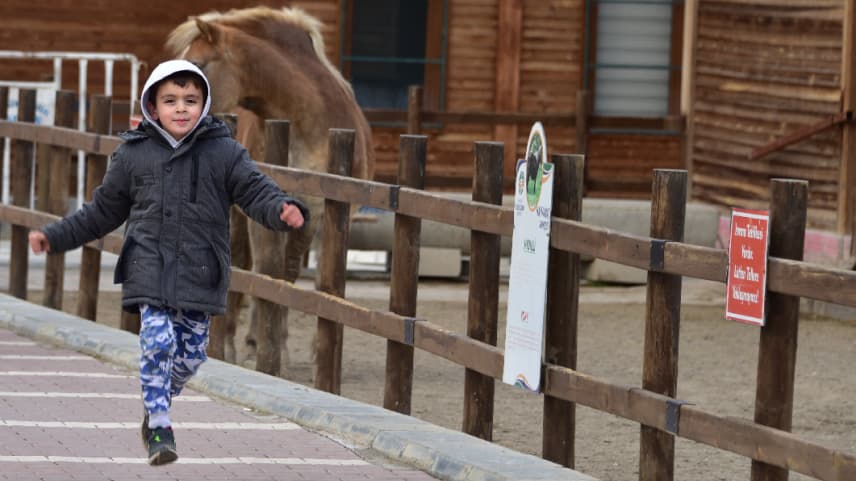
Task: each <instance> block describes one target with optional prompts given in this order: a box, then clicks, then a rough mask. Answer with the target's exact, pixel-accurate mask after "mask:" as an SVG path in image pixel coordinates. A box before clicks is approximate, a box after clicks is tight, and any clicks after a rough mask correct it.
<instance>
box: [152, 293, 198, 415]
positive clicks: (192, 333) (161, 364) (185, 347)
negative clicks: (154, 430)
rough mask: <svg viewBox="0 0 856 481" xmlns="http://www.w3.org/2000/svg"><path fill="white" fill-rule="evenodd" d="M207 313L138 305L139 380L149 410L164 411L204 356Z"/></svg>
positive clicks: (153, 411) (194, 372)
mask: <svg viewBox="0 0 856 481" xmlns="http://www.w3.org/2000/svg"><path fill="white" fill-rule="evenodd" d="M208 326H209V316H208V314H206V313H204V312H199V311H182V310H175V309H172V308H169V307H165V308H159V307H153V306H150V305H147V304H144V305H141V306H140V349H141V350H142V354H141V356H140V383H141V384H142V389H143V404H144V406H145V408H146V411H147V412H149V413H155V412H166V411H168V410H169V406H170V405H171V404H172V397H173V396H177V395H178V394H179V393H180V392H181V389H182V388H183V387H184V385H185V384H187V381H189V380H190V378H192V377H193V375H194V374H196V371H197V370H198V369H199V366H201V365H202V363H203V362H205V360H206V359H208V356H206V355H205V348H206V347H207V345H208Z"/></svg>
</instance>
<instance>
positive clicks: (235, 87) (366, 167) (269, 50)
mask: <svg viewBox="0 0 856 481" xmlns="http://www.w3.org/2000/svg"><path fill="white" fill-rule="evenodd" d="M320 27H321V23H320V22H319V21H318V20H317V19H315V18H314V17H311V16H309V15H308V14H306V13H305V12H303V11H301V10H299V9H289V8H283V9H281V10H274V9H270V8H267V7H256V8H248V9H242V10H230V11H228V12H226V13H219V12H209V13H206V14H204V15H201V16H198V17H192V18H190V19H189V20H188V21H186V22H184V23H183V24H181V25H179V26H178V27H176V28H175V30H173V31H172V33H171V34H170V35H169V38H168V40H167V49H168V50H170V51H171V52H172V54H173V55H175V56H178V57H180V58H185V59H187V60H190V61H192V62H194V63H196V64H197V65H199V66H200V67H201V68H202V69H203V71H204V72H205V74H206V75H207V76H208V78H209V80H210V82H211V99H212V111H215V112H234V113H237V114H238V140H240V141H241V142H242V143H243V144H244V145H245V146H246V147H247V149H248V150H249V151H250V154H251V156H252V157H253V158H254V159H262V158H264V157H263V152H264V145H263V140H264V119H287V120H289V121H290V139H289V165H290V166H293V167H298V168H302V169H308V170H318V171H326V170H327V162H328V152H327V151H328V130H329V129H331V128H343V129H353V130H354V131H355V132H356V138H355V144H356V145H355V155H354V165H353V168H352V172H353V175H354V176H356V177H360V178H364V179H371V178H372V175H373V174H374V151H373V150H372V145H371V130H370V128H369V125H368V122H367V121H366V119H365V117H364V116H363V114H362V111H361V110H360V108H359V106H358V105H357V102H356V100H355V98H354V93H353V91H352V90H351V87H350V85H349V84H348V82H347V81H346V80H345V79H344V78H343V77H342V76H341V74H339V72H338V71H337V70H336V69H335V68H334V67H333V66H332V65H331V64H330V62H329V61H328V60H327V57H326V55H325V52H324V42H323V40H322V37H321V32H320ZM302 199H303V200H304V201H305V202H306V203H307V205H308V206H309V208H310V211H311V213H312V221H311V222H310V224H309V227H308V229H307V228H304V229H301V230H299V231H296V232H291V233H289V234H288V240H287V243H286V245H285V249H284V250H283V248H282V241H281V240H280V239H281V238H280V237H278V236H277V235H275V234H273V233H270V232H268V231H265V230H264V229H263V228H260V227H258V226H255V225H254V224H253V223H250V227H249V229H248V227H247V221H246V218H245V217H243V216H242V215H233V216H232V253H233V265H235V266H237V267H242V268H249V267H250V264H251V265H252V268H253V270H254V271H256V272H260V273H264V274H268V275H271V276H273V277H277V278H283V279H285V280H287V281H291V282H294V281H295V280H296V279H297V277H298V275H299V273H300V269H301V265H302V260H303V257H304V254H305V253H306V252H307V251H308V250H309V248H310V244H311V243H312V241H313V238H314V237H315V234H316V232H317V231H318V227H319V226H320V225H322V223H323V219H322V215H323V199H313V198H302ZM248 233H249V234H248ZM283 255H284V256H285V258H284V259H282V256H283ZM250 259H251V260H250ZM275 265H285V270H284V272H275V271H272V270H271V268H270V266H275ZM241 301H242V299H241V295H240V294H236V293H232V294H230V298H229V307H228V310H227V313H226V315H225V326H223V327H225V331H226V344H225V352H224V357H225V359H226V360H229V361H232V362H235V347H234V334H235V325H236V322H237V319H238V318H239V313H240V306H241ZM259 302H262V301H258V302H256V303H255V304H258V303H259ZM256 310H257V309H256V308H255V307H254V310H253V311H254V312H253V313H252V314H251V327H250V329H249V334H248V339H247V344H248V348H249V350H250V352H252V351H253V350H254V349H255V344H256V343H255V341H254V335H255V332H256V328H255V327H253V325H254V324H255V323H256V321H257V319H256ZM287 312H288V311H287V309H283V310H282V311H281V319H267V320H265V322H272V323H273V324H274V325H276V326H279V325H281V328H282V334H281V340H280V345H281V350H277V352H275V353H274V352H261V351H260V352H259V353H258V364H257V369H259V370H263V371H265V372H269V373H273V374H278V373H279V371H280V369H281V368H280V364H283V365H284V364H285V363H286V362H287V350H286V348H285V341H286V338H287V337H288V331H287V328H286V325H287V324H286V318H287ZM218 327H219V326H218ZM215 328H216V327H215ZM267 332H268V333H272V334H268V335H272V336H273V337H275V336H276V335H277V331H276V329H273V330H271V329H270V328H268V331H267ZM263 335H264V334H263ZM264 344H265V343H260V346H259V347H260V349H261V348H262V347H263V345H264ZM280 352H281V353H282V357H280V355H281V354H280ZM263 362H264V363H265V364H266V365H265V366H261V364H262V363H263Z"/></svg>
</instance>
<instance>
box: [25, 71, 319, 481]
mask: <svg viewBox="0 0 856 481" xmlns="http://www.w3.org/2000/svg"><path fill="white" fill-rule="evenodd" d="M210 91H211V89H210V86H209V84H208V79H206V78H205V75H204V74H203V73H202V71H201V70H200V69H199V68H197V67H196V66H195V65H193V64H192V63H190V62H187V61H185V60H170V61H168V62H164V63H162V64H160V65H158V66H157V68H155V69H154V71H152V74H151V76H149V79H148V80H147V81H146V84H145V86H144V87H143V93H142V96H141V98H140V102H141V105H143V106H144V107H145V108H144V109H143V115H144V117H145V120H144V121H143V122H141V123H140V125H139V127H138V128H137V129H136V130H133V131H128V132H124V133H122V134H121V138H122V139H123V140H124V141H125V142H124V143H123V144H122V145H121V146H119V147H118V148H117V149H116V151H115V152H114V153H113V156H112V159H111V162H110V166H109V168H108V170H107V174H106V175H105V176H104V180H103V182H102V184H101V185H100V186H99V187H98V188H97V189H96V190H95V193H94V197H93V200H92V202H89V203H86V204H84V205H83V207H81V208H80V209H79V210H78V211H77V212H75V213H73V214H71V215H70V216H68V217H66V218H64V219H62V220H60V221H58V222H55V223H52V224H50V225H48V226H46V227H44V228H43V229H42V230H34V231H31V232H30V236H29V241H30V246H31V247H32V249H33V252H35V253H37V254H38V253H41V252H64V251H67V250H70V249H75V248H77V247H80V246H81V245H83V244H85V243H87V242H90V241H92V240H95V239H98V238H100V237H103V236H105V235H106V234H108V233H110V232H112V231H113V230H115V229H117V228H118V227H119V226H121V225H122V223H124V222H126V221H127V226H126V228H125V241H124V244H123V246H122V252H121V254H120V255H119V259H118V261H117V264H116V273H115V277H114V282H115V283H117V284H118V283H121V284H122V307H123V308H124V309H125V310H128V311H131V312H134V311H136V310H139V312H140V315H141V328H140V348H141V350H142V355H141V356H140V382H141V385H142V395H143V405H144V407H145V414H144V419H143V426H142V436H143V443H144V444H145V445H146V446H147V448H148V452H149V464H151V465H161V464H166V463H170V462H173V461H175V460H176V459H178V454H177V453H176V448H175V438H174V435H173V432H172V428H171V423H170V419H169V409H170V405H171V402H172V398H173V396H177V395H178V394H179V393H180V392H181V389H182V388H183V387H184V385H185V384H186V383H187V381H189V380H190V378H191V377H193V375H194V374H195V373H196V371H197V370H198V369H199V366H200V365H201V364H202V363H203V362H205V360H206V359H207V357H206V355H205V348H206V346H207V344H208V327H209V319H210V316H211V315H214V314H220V313H223V312H224V311H225V308H226V294H227V291H228V287H229V266H230V264H231V261H230V252H229V208H230V206H231V204H233V203H235V204H238V205H239V206H240V207H241V209H242V210H243V211H244V212H245V213H246V214H247V215H248V216H249V217H251V218H252V219H253V220H255V221H256V222H259V223H260V224H262V225H264V226H265V227H267V228H269V229H275V230H289V229H299V228H301V227H302V226H303V225H304V223H305V222H308V220H309V212H308V211H307V210H306V207H305V206H304V205H303V204H302V203H300V202H299V201H297V200H296V199H293V198H291V197H289V196H288V195H286V194H284V193H283V192H282V191H281V190H280V189H279V187H277V185H276V184H275V183H274V182H273V180H272V179H270V178H269V177H267V176H266V175H264V174H262V173H261V172H260V171H259V170H258V169H257V168H256V166H255V165H254V164H253V161H252V160H251V159H250V158H249V156H248V154H247V151H246V150H245V149H244V148H243V147H242V146H241V145H240V144H239V143H238V142H236V141H235V140H233V139H232V137H231V136H230V133H229V129H228V128H227V127H226V125H225V124H224V123H223V122H222V121H220V120H218V119H216V118H213V117H210V116H209V115H208V111H209V109H210V106H211V98H210V95H209V92H210Z"/></svg>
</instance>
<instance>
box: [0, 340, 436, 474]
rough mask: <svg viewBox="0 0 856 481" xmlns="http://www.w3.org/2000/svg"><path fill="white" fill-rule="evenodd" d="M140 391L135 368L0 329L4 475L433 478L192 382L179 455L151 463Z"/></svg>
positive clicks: (182, 403)
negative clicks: (166, 463) (145, 446)
mask: <svg viewBox="0 0 856 481" xmlns="http://www.w3.org/2000/svg"><path fill="white" fill-rule="evenodd" d="M139 392H140V386H139V381H138V379H137V373H135V372H130V371H128V370H125V369H122V368H119V367H116V366H114V365H112V364H108V363H105V362H102V361H99V360H98V359H95V358H92V357H89V356H86V355H82V354H80V353H77V352H74V351H70V350H65V349H59V348H55V347H53V346H50V345H46V344H40V343H37V342H34V341H32V340H30V339H27V338H25V337H21V336H18V335H16V334H14V333H12V332H10V331H8V330H4V329H0V479H3V480H15V481H29V480H44V481H69V480H87V481H90V480H116V481H119V480H131V479H133V480H140V479H151V480H155V479H157V480H166V479H175V480H183V481H187V480H194V481H195V480H200V481H202V480H230V481H231V480H315V481H323V480H348V481H350V480H378V481H393V480H413V481H417V480H419V481H423V480H432V479H435V478H432V477H431V476H429V475H427V474H425V473H423V472H421V471H416V470H413V469H411V468H406V467H401V466H397V465H394V464H392V463H391V462H387V461H385V460H378V459H377V458H376V457H374V458H372V459H368V460H367V459H363V458H361V457H360V456H358V455H357V454H356V453H355V452H354V451H352V450H350V449H348V448H347V447H346V446H343V445H342V444H339V443H337V442H335V441H333V440H331V439H329V438H327V437H325V436H322V435H320V434H317V433H314V432H311V431H307V430H305V429H303V428H302V427H300V426H298V425H297V424H294V423H291V422H289V421H288V420H285V419H283V418H279V417H276V416H271V415H265V414H262V413H258V412H253V411H251V410H249V409H246V408H243V407H241V406H238V405H234V404H230V403H228V402H225V401H222V400H217V399H212V398H209V397H207V396H204V395H200V394H199V393H198V392H193V391H192V390H189V389H188V390H186V391H185V393H183V395H182V396H180V397H178V398H176V400H175V404H174V409H173V413H172V416H171V418H172V421H173V422H174V423H175V426H174V428H175V432H176V442H177V446H178V452H179V455H180V459H179V461H178V462H177V463H175V464H172V465H169V466H164V467H157V468H155V467H151V466H149V465H148V464H146V459H145V454H146V453H145V451H144V449H143V447H142V442H141V440H140V434H139V430H140V419H141V413H142V403H141V401H140V398H139Z"/></svg>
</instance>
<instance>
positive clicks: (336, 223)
mask: <svg viewBox="0 0 856 481" xmlns="http://www.w3.org/2000/svg"><path fill="white" fill-rule="evenodd" d="M329 150H330V163H329V166H328V169H327V170H328V172H329V173H331V174H337V175H344V176H349V177H350V175H351V168H352V165H353V161H354V131H353V130H344V129H330V148H329ZM349 213H350V205H349V204H348V203H346V202H339V201H335V200H330V199H325V200H324V226H323V229H324V231H323V234H322V241H321V252H322V253H323V255H322V256H321V257H320V258H319V259H318V290H319V291H321V292H326V293H328V294H333V295H335V296H339V297H344V296H345V275H346V274H347V272H346V270H347V260H348V234H349V230H350V217H349ZM343 337H344V331H343V328H342V325H341V324H339V323H337V322H335V321H332V320H329V319H324V318H322V317H319V318H318V352H317V354H316V360H315V388H316V389H320V390H322V391H327V392H331V393H333V394H339V392H340V388H341V385H342V342H343Z"/></svg>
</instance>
